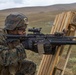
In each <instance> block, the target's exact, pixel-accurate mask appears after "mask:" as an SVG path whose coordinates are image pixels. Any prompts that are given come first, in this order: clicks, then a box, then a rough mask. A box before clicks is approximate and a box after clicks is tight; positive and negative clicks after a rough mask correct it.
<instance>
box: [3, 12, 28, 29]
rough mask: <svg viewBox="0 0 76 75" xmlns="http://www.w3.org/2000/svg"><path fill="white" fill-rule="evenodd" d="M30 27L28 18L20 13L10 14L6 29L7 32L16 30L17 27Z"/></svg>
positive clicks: (6, 20) (6, 21) (7, 18)
mask: <svg viewBox="0 0 76 75" xmlns="http://www.w3.org/2000/svg"><path fill="white" fill-rule="evenodd" d="M27 25H28V18H27V17H26V16H25V15H23V14H20V13H14V14H10V15H8V16H7V17H6V19H5V28H4V29H6V30H14V29H15V28H16V27H22V26H24V27H25V28H26V26H27Z"/></svg>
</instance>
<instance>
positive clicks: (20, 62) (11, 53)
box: [0, 14, 36, 75]
mask: <svg viewBox="0 0 76 75" xmlns="http://www.w3.org/2000/svg"><path fill="white" fill-rule="evenodd" d="M27 23H28V21H27V17H26V16H24V15H23V14H10V15H9V16H7V18H6V20H5V28H4V34H7V33H6V30H13V29H15V28H16V27H18V26H20V25H25V26H26V24H27ZM25 58H26V52H25V49H24V47H23V45H22V44H21V43H20V40H16V41H14V42H12V43H9V44H7V43H6V37H4V36H3V35H2V36H0V75H35V71H36V65H35V63H33V62H32V61H27V60H25Z"/></svg>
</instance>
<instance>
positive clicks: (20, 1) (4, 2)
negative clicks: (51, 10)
mask: <svg viewBox="0 0 76 75" xmlns="http://www.w3.org/2000/svg"><path fill="white" fill-rule="evenodd" d="M69 3H76V0H0V10H3V9H9V8H20V7H31V6H48V5H54V4H69Z"/></svg>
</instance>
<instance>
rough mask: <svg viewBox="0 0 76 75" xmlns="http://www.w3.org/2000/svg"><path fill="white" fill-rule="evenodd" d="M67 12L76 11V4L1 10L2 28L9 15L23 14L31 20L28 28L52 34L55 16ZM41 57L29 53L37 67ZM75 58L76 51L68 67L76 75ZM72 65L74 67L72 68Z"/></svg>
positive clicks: (29, 57)
mask: <svg viewBox="0 0 76 75" xmlns="http://www.w3.org/2000/svg"><path fill="white" fill-rule="evenodd" d="M65 11H76V3H73V4H56V5H51V6H39V7H22V8H13V9H6V10H0V28H3V27H4V20H5V17H6V16H7V15H8V14H10V13H14V12H18V13H23V14H25V15H26V16H27V17H28V19H29V25H28V28H30V27H38V28H39V27H42V32H43V33H50V31H51V26H52V25H53V21H54V19H55V16H56V15H57V14H59V13H61V12H65ZM31 56H32V57H31ZM41 56H42V55H41ZM41 56H39V55H38V54H35V53H33V52H28V51H27V57H28V59H31V60H33V61H34V62H35V63H36V64H37V65H39V63H40V61H41ZM73 56H74V57H75V56H76V50H75V49H74V50H73V52H72V55H71V58H70V60H69V64H68V67H69V68H70V69H71V70H72V71H73V72H74V75H76V58H73ZM72 64H73V65H74V66H72Z"/></svg>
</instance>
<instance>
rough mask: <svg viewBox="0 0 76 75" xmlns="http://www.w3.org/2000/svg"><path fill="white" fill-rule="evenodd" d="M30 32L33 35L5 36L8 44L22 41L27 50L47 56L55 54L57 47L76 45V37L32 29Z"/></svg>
mask: <svg viewBox="0 0 76 75" xmlns="http://www.w3.org/2000/svg"><path fill="white" fill-rule="evenodd" d="M28 31H29V32H33V33H29V34H26V35H4V36H6V37H7V38H6V42H7V43H9V42H12V41H16V40H17V39H20V40H21V42H22V43H23V45H24V47H25V49H30V50H34V51H35V52H41V53H45V54H46V53H48V54H54V53H55V50H56V47H59V46H61V45H76V37H73V36H65V35H64V33H59V32H56V33H55V34H43V33H41V28H31V29H28ZM49 51H50V52H49Z"/></svg>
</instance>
